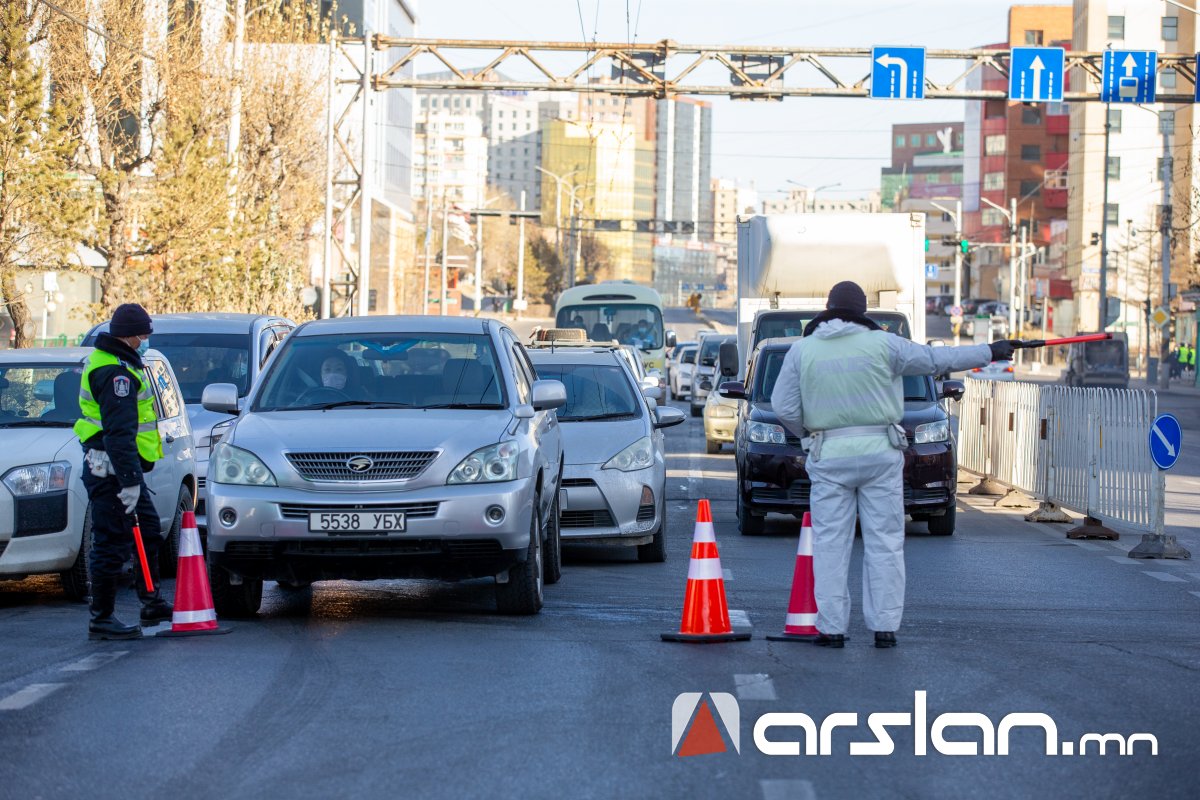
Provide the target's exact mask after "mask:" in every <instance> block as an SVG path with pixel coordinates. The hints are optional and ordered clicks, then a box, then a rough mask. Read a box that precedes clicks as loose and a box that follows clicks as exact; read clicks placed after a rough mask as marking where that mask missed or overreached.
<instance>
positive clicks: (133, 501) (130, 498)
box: [117, 486, 142, 514]
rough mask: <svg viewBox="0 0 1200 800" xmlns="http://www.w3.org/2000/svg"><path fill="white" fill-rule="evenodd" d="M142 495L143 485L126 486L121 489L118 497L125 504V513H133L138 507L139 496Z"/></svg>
mask: <svg viewBox="0 0 1200 800" xmlns="http://www.w3.org/2000/svg"><path fill="white" fill-rule="evenodd" d="M141 496H142V487H141V486H126V487H125V488H124V489H122V490H121V491H119V492H117V499H118V500H120V501H121V502H122V503H123V504H124V505H125V513H126V514H132V513H133V510H134V509H135V508H137V504H138V498H140V497H141Z"/></svg>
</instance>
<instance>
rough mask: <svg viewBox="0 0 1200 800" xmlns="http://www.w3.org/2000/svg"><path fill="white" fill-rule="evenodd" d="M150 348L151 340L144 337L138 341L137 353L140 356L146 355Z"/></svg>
mask: <svg viewBox="0 0 1200 800" xmlns="http://www.w3.org/2000/svg"><path fill="white" fill-rule="evenodd" d="M149 349H150V340H149V339H142V340H140V341H139V342H138V346H137V354H138V355H139V356H144V355H146V351H147V350H149Z"/></svg>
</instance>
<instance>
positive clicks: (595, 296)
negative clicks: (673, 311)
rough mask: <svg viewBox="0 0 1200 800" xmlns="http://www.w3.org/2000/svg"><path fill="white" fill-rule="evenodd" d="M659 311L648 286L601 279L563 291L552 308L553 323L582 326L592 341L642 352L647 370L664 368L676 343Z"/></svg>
mask: <svg viewBox="0 0 1200 800" xmlns="http://www.w3.org/2000/svg"><path fill="white" fill-rule="evenodd" d="M662 310H663V304H662V298H661V297H660V296H659V294H658V292H656V291H655V290H653V289H651V288H649V287H646V286H639V285H638V284H636V283H634V282H633V281H627V280H626V281H602V282H600V283H596V284H588V285H586V286H575V287H572V288H570V289H567V290H566V291H564V292H563V293H562V295H560V296H559V298H558V303H557V304H556V305H555V307H554V317H555V322H554V324H555V327H558V328H582V329H583V330H585V331H587V334H588V338H589V339H592V340H595V341H610V340H613V339H615V340H617V341H618V342H620V343H621V344H629V345H633V346H634V347H636V348H638V349H639V350H641V351H642V363H643V364H645V365H646V368H647V369H658V370H663V369H664V368H665V360H666V359H665V351H666V350H667V349H669V348H672V347H674V346H675V331H668V330H664V329H663V315H662ZM664 374H665V372H664Z"/></svg>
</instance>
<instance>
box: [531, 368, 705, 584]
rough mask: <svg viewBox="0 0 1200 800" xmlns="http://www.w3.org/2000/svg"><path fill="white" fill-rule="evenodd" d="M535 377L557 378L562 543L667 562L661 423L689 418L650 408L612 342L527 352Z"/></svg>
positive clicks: (673, 411) (666, 425) (675, 411)
mask: <svg viewBox="0 0 1200 800" xmlns="http://www.w3.org/2000/svg"><path fill="white" fill-rule="evenodd" d="M529 356H530V358H531V359H532V361H533V365H534V367H535V368H536V369H537V373H538V377H540V378H546V379H551V380H556V381H559V382H561V383H562V384H563V386H564V387H565V388H566V394H567V401H566V404H565V405H563V407H562V408H560V409H559V410H558V412H557V416H558V421H559V423H561V425H560V427H561V430H562V440H563V452H564V457H565V461H566V465H565V467H564V468H563V478H562V491H561V494H560V500H559V505H560V509H561V510H560V513H561V523H560V524H561V528H562V538H563V541H565V542H588V543H593V544H608V545H633V546H635V547H636V548H637V556H638V560H639V561H655V562H657V561H665V560H666V557H667V550H666V511H667V506H666V490H667V472H666V454H665V443H664V438H663V434H662V429H663V428H669V427H671V426H672V425H678V424H679V423H681V422H683V421H684V419H685V418H684V415H683V412H681V411H679V410H678V409H675V408H671V407H664V408H656V409H653V410H651V409H650V408H649V406H648V405H647V404H646V403H645V402H644V401H643V400H642V398H641V397H640V396H639V395H641V393H642V388H641V387H640V386H639V384H638V381H637V379H636V378H635V377H634V375H633V373H632V372H630V370H629V367H628V365H627V364H626V363H625V360H624V359H623V358H622V357H621V356H620V355H619V354H618V353H617V352H615V351H614V349H613V348H611V347H595V348H583V347H539V348H534V349H531V350H530V351H529Z"/></svg>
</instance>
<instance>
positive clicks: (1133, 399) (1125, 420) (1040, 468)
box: [958, 380, 1165, 535]
mask: <svg viewBox="0 0 1200 800" xmlns="http://www.w3.org/2000/svg"><path fill="white" fill-rule="evenodd" d="M966 385H967V391H966V394H964V395H963V398H962V400H961V401H960V403H959V440H958V466H959V468H960V469H962V470H965V471H967V472H970V473H972V474H975V475H978V476H980V477H981V478H983V479H985V481H994V482H996V483H999V484H1001V485H1002V486H1003V487H1005V488H1007V489H1012V490H1016V491H1018V492H1022V493H1024V494H1027V495H1029V496H1030V497H1032V498H1033V499H1035V500H1038V501H1039V502H1040V503H1041V504H1042V507H1043V509H1047V510H1052V509H1053V508H1054V507H1061V508H1066V509H1070V510H1071V511H1075V512H1077V513H1079V514H1083V515H1084V516H1085V517H1087V518H1089V520H1092V521H1119V522H1123V523H1126V524H1128V525H1130V526H1132V527H1134V528H1139V529H1143V530H1145V531H1147V532H1150V533H1154V534H1158V535H1161V534H1162V532H1163V502H1164V489H1165V480H1164V476H1163V473H1162V471H1161V470H1159V469H1157V468H1156V467H1155V465H1154V463H1153V461H1152V460H1151V458H1150V451H1149V447H1148V445H1147V440H1148V436H1149V431H1150V426H1151V424H1152V423H1153V422H1154V418H1155V416H1156V414H1157V409H1158V398H1157V396H1156V395H1155V394H1154V392H1144V391H1136V390H1121V389H1077V388H1071V387H1066V386H1058V385H1042V384H1034V383H1001V382H997V381H980V380H967V381H966ZM1096 524H1097V525H1099V522H1097V523H1096Z"/></svg>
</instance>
